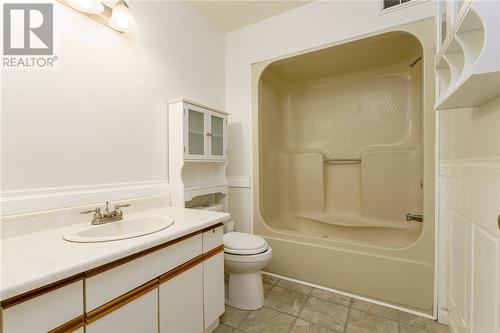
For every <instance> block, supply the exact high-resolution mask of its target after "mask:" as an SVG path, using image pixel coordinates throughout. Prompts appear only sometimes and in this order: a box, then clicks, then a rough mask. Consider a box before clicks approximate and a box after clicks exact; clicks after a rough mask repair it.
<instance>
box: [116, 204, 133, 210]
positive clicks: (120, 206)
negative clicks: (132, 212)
mask: <svg viewBox="0 0 500 333" xmlns="http://www.w3.org/2000/svg"><path fill="white" fill-rule="evenodd" d="M123 207H130V204H123V205H115V209H120V208H123Z"/></svg>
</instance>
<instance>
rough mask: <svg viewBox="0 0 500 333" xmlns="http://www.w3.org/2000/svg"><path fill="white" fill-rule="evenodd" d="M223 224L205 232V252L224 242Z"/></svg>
mask: <svg viewBox="0 0 500 333" xmlns="http://www.w3.org/2000/svg"><path fill="white" fill-rule="evenodd" d="M223 230H224V227H223V226H219V227H216V228H213V229H211V230H208V231H205V232H204V233H203V253H205V252H208V251H210V250H211V249H213V248H216V247H217V246H219V245H221V244H222V235H223Z"/></svg>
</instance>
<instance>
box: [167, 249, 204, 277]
mask: <svg viewBox="0 0 500 333" xmlns="http://www.w3.org/2000/svg"><path fill="white" fill-rule="evenodd" d="M204 259H205V258H204V256H203V254H200V255H199V256H196V257H194V258H193V259H191V260H189V261H187V262H185V263H183V264H181V265H179V266H177V267H175V268H173V269H171V270H169V271H168V272H166V273H165V274H162V275H160V277H159V281H160V284H161V283H164V282H166V281H168V280H170V279H173V278H174V277H176V276H177V275H179V274H181V273H183V272H185V271H187V270H189V269H191V268H192V267H194V266H196V265H198V264H199V263H201V262H202V261H203V260H204Z"/></svg>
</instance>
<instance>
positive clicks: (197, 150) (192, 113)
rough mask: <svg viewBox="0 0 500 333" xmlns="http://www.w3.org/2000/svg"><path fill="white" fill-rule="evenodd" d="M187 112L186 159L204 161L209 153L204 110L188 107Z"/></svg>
mask: <svg viewBox="0 0 500 333" xmlns="http://www.w3.org/2000/svg"><path fill="white" fill-rule="evenodd" d="M185 112H186V143H187V147H186V152H185V154H186V157H187V158H193V159H202V158H204V157H205V155H206V152H207V150H206V149H207V147H206V133H207V132H206V129H207V128H206V127H207V125H206V119H205V112H204V111H203V109H201V108H198V107H192V106H189V105H188V106H187V107H186V109H185Z"/></svg>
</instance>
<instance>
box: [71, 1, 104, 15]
mask: <svg viewBox="0 0 500 333" xmlns="http://www.w3.org/2000/svg"><path fill="white" fill-rule="evenodd" d="M70 3H71V6H73V7H74V8H76V9H78V10H79V11H81V12H84V13H87V14H100V13H102V12H103V10H104V6H103V5H102V3H101V1H99V0H70Z"/></svg>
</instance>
